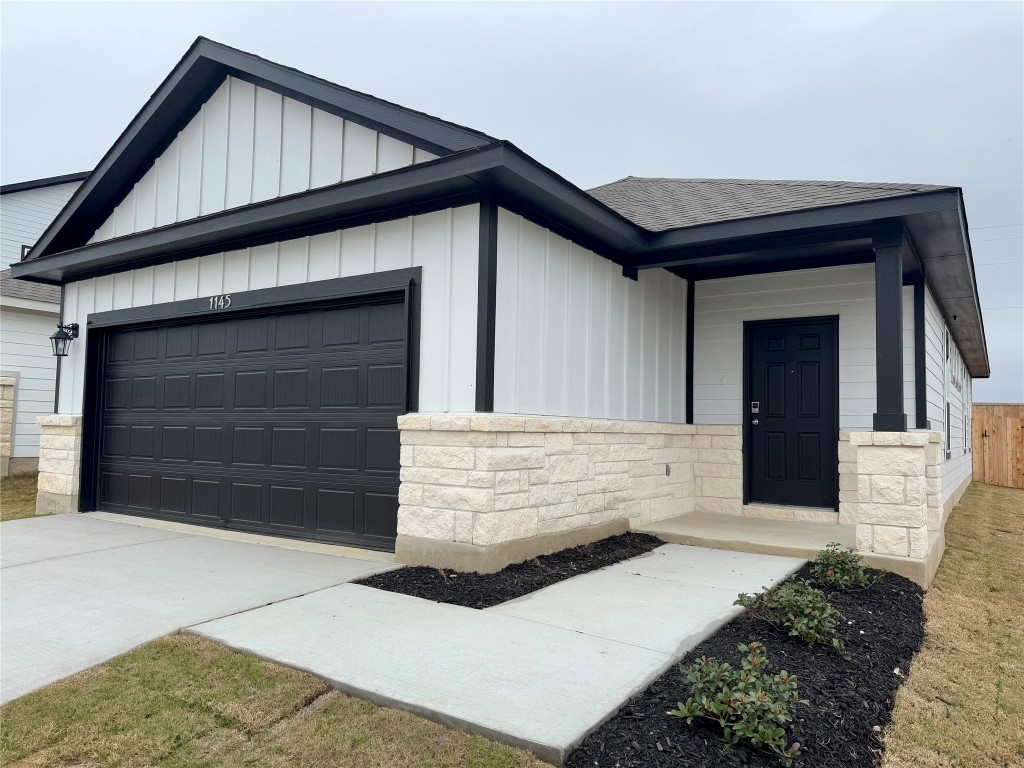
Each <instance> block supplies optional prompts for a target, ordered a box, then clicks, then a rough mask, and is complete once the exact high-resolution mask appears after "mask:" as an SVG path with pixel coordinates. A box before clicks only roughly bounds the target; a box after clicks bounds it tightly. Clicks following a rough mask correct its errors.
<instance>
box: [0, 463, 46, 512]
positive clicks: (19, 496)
mask: <svg viewBox="0 0 1024 768" xmlns="http://www.w3.org/2000/svg"><path fill="white" fill-rule="evenodd" d="M37 477H38V475H37V474H36V473H35V472H28V473H25V474H22V475H8V476H7V477H5V478H3V479H2V480H0V521H3V520H20V519H21V518H23V517H35V515H36V478H37Z"/></svg>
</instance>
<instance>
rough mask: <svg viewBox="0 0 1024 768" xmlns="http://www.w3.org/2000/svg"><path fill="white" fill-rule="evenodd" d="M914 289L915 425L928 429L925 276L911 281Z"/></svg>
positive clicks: (919, 276) (916, 277)
mask: <svg viewBox="0 0 1024 768" xmlns="http://www.w3.org/2000/svg"><path fill="white" fill-rule="evenodd" d="M911 285H912V286H913V287H914V411H915V419H914V423H915V426H916V427H917V429H928V428H929V424H928V379H927V376H928V361H927V351H926V350H925V317H924V275H916V276H915V277H914V278H913V279H912V280H911Z"/></svg>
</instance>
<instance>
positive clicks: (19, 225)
mask: <svg viewBox="0 0 1024 768" xmlns="http://www.w3.org/2000/svg"><path fill="white" fill-rule="evenodd" d="M79 184H81V182H78V181H74V182H71V183H70V184H56V185H54V186H52V187H42V188H41V189H27V190H25V191H24V192H9V193H8V194H6V195H2V196H0V268H2V269H6V268H7V267H9V266H10V265H11V264H12V263H13V262H15V261H21V246H23V245H34V244H35V242H36V240H38V239H39V236H40V235H41V234H43V232H44V231H45V230H46V228H47V227H48V226H50V222H52V221H53V220H54V219H55V218H57V214H58V213H60V211H61V208H63V207H64V205H65V204H66V203H67V201H68V200H70V199H71V196H72V195H73V194H74V193H75V190H76V189H78V185H79Z"/></svg>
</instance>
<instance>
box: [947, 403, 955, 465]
mask: <svg viewBox="0 0 1024 768" xmlns="http://www.w3.org/2000/svg"><path fill="white" fill-rule="evenodd" d="M949 413H950V411H949V400H947V401H946V458H947V459H949V458H951V457H952V455H953V450H952V444H951V442H950V441H951V438H952V435H953V428H952V426H951V425H950V423H949Z"/></svg>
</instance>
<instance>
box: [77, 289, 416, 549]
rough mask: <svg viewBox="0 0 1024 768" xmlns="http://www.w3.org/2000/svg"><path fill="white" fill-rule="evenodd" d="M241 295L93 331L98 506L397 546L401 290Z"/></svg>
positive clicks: (403, 383) (405, 381)
mask: <svg viewBox="0 0 1024 768" xmlns="http://www.w3.org/2000/svg"><path fill="white" fill-rule="evenodd" d="M240 298H242V295H240V296H238V297H236V298H234V299H232V297H230V296H223V297H215V298H214V299H209V300H200V301H201V302H206V301H209V305H210V310H208V314H207V315H206V316H201V317H199V318H196V317H194V316H190V317H188V318H186V319H176V320H169V321H157V322H151V323H141V324H137V323H133V324H131V325H127V326H125V325H121V326H113V327H109V328H98V329H95V330H92V329H91V335H90V340H89V343H90V347H91V348H92V350H91V351H92V355H91V359H92V360H93V361H94V363H95V370H96V371H97V373H96V378H95V385H94V391H95V393H96V395H97V398H96V409H95V416H94V418H93V419H92V422H93V428H92V429H89V427H88V425H87V430H86V431H87V438H86V439H87V440H88V439H89V437H90V436H91V438H92V440H94V441H95V445H96V451H95V456H96V459H95V461H94V464H95V466H94V467H93V468H92V478H93V482H94V483H95V485H94V491H93V492H94V494H95V501H96V504H95V506H96V508H98V509H102V510H106V511H111V512H125V513H129V514H132V515H142V516H146V517H156V518H162V519H168V520H178V521H184V522H191V523H196V524H199V525H207V526H217V527H228V528H233V529H239V530H246V531H253V532H259V533H270V534H274V535H283V536H291V537H295V538H303V539H313V540H320V541H332V542H340V543H346V544H353V545H357V546H361V547H368V548H374V549H385V550H393V548H394V540H395V534H396V520H397V512H398V483H399V452H400V450H399V433H398V429H397V416H398V415H399V414H401V413H404V412H405V411H406V409H407V398H408V389H409V366H408V335H409V334H408V328H409V323H408V313H407V305H406V297H405V296H404V295H402V294H397V295H395V294H391V295H384V296H377V297H374V298H372V299H367V298H365V297H362V298H358V299H349V300H335V301H333V302H329V303H319V304H316V305H313V306H306V307H302V308H294V305H287V306H286V307H280V306H278V307H270V308H267V307H258V308H255V309H249V310H248V311H246V310H244V309H243V310H241V311H236V312H233V311H232V304H233V303H234V304H235V305H236V306H237V304H238V303H240V302H239V299H240ZM189 304H190V305H196V304H197V302H189ZM191 308H192V309H195V308H196V307H195V306H192V307H191ZM211 313H212V314H211ZM110 314H111V315H117V314H118V313H116V312H114V313H110ZM87 471H88V468H87Z"/></svg>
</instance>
